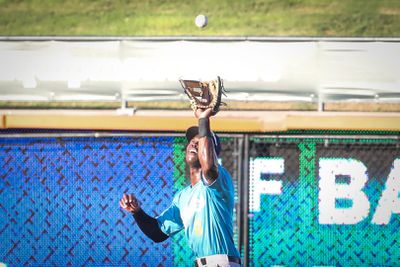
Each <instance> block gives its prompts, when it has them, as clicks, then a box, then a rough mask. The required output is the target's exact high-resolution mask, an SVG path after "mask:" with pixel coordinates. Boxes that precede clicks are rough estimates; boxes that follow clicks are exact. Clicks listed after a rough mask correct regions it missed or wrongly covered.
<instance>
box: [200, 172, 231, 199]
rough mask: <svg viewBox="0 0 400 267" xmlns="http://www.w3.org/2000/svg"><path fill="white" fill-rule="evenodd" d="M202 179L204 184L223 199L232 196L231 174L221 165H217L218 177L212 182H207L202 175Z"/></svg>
mask: <svg viewBox="0 0 400 267" xmlns="http://www.w3.org/2000/svg"><path fill="white" fill-rule="evenodd" d="M202 181H203V183H204V185H205V186H207V187H208V188H209V189H211V190H213V191H214V192H215V194H216V195H219V196H220V197H222V198H223V199H225V200H229V199H232V198H233V197H234V187H233V182H232V178H231V175H230V174H229V172H228V171H227V170H226V169H225V168H224V167H222V166H221V165H218V178H217V179H216V180H215V181H214V182H213V183H212V184H208V183H207V180H206V179H205V178H204V177H203V176H202Z"/></svg>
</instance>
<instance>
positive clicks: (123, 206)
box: [119, 199, 126, 209]
mask: <svg viewBox="0 0 400 267" xmlns="http://www.w3.org/2000/svg"><path fill="white" fill-rule="evenodd" d="M119 205H120V206H121V208H123V209H125V208H126V205H125V202H124V201H122V199H121V200H120V201H119Z"/></svg>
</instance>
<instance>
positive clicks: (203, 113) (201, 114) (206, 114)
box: [194, 108, 215, 119]
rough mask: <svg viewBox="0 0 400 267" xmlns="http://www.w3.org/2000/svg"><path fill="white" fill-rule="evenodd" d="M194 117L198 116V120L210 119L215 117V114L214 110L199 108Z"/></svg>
mask: <svg viewBox="0 0 400 267" xmlns="http://www.w3.org/2000/svg"><path fill="white" fill-rule="evenodd" d="M194 115H195V116H196V118H198V119H201V118H210V117H211V116H214V115H215V112H214V111H213V109H212V108H206V109H203V108H198V109H196V111H195V112H194Z"/></svg>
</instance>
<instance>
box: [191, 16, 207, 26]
mask: <svg viewBox="0 0 400 267" xmlns="http://www.w3.org/2000/svg"><path fill="white" fill-rule="evenodd" d="M194 23H196V26H197V27H199V28H204V27H205V26H207V23H208V18H207V16H205V15H203V14H200V15H198V16H197V17H196V19H195V20H194Z"/></svg>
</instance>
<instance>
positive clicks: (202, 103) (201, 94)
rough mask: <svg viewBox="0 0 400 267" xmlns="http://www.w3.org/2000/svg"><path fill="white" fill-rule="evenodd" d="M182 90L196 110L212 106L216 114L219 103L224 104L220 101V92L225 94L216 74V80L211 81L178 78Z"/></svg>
mask: <svg viewBox="0 0 400 267" xmlns="http://www.w3.org/2000/svg"><path fill="white" fill-rule="evenodd" d="M179 82H180V83H181V85H182V87H183V90H184V91H185V93H186V94H187V96H188V97H189V100H190V106H191V108H192V109H193V110H194V111H196V110H197V109H199V108H200V109H207V108H212V109H213V111H214V114H216V113H217V112H218V111H219V109H220V107H221V105H226V104H225V103H224V102H222V101H221V96H222V94H223V95H224V96H226V94H225V88H224V85H223V82H222V79H221V78H220V77H219V76H218V77H217V79H216V80H212V81H205V82H201V81H194V80H182V79H181V80H179Z"/></svg>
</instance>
